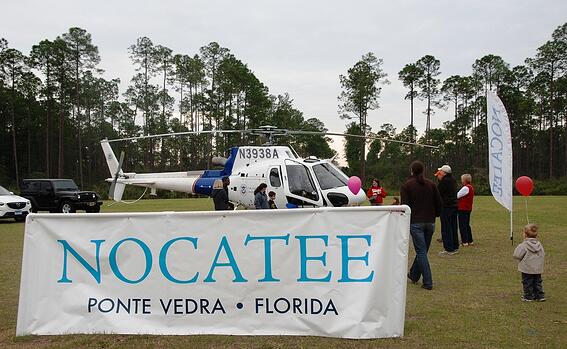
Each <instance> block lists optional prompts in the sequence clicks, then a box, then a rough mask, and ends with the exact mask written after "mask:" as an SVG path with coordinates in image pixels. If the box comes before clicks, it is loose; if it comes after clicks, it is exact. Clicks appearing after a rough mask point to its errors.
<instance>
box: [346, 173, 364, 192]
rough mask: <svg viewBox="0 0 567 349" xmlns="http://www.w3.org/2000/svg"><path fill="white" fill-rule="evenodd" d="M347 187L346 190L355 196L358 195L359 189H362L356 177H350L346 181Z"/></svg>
mask: <svg viewBox="0 0 567 349" xmlns="http://www.w3.org/2000/svg"><path fill="white" fill-rule="evenodd" d="M347 185H348V189H349V190H350V191H351V192H352V193H353V194H354V195H356V194H358V192H359V191H360V188H361V187H362V182H361V181H360V178H358V177H357V176H352V177H350V178H349V179H348V182H347Z"/></svg>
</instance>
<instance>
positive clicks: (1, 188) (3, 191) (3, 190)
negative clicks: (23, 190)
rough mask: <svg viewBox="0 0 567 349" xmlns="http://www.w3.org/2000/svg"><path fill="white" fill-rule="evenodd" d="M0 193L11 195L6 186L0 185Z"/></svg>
mask: <svg viewBox="0 0 567 349" xmlns="http://www.w3.org/2000/svg"><path fill="white" fill-rule="evenodd" d="M0 195H12V194H10V192H9V191H8V190H6V188H4V187H0Z"/></svg>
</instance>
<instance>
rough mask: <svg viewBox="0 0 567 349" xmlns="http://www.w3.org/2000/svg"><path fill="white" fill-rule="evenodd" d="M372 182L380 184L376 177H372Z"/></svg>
mask: <svg viewBox="0 0 567 349" xmlns="http://www.w3.org/2000/svg"><path fill="white" fill-rule="evenodd" d="M372 182H376V184H378V186H380V181H379V180H378V178H372Z"/></svg>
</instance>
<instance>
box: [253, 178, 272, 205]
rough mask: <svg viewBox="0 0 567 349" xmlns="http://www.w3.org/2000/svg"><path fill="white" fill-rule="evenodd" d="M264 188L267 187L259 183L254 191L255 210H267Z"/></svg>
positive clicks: (266, 197)
mask: <svg viewBox="0 0 567 349" xmlns="http://www.w3.org/2000/svg"><path fill="white" fill-rule="evenodd" d="M266 188H268V185H267V184H266V183H261V184H260V185H259V186H258V188H256V190H254V207H256V209H257V210H264V209H269V208H270V205H269V204H268V196H267V195H266Z"/></svg>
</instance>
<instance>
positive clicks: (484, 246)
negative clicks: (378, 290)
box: [0, 196, 567, 348]
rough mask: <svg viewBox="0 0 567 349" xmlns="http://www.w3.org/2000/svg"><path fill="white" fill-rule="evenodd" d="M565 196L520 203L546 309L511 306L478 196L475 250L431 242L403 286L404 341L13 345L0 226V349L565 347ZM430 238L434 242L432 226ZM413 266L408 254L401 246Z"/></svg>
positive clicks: (251, 339)
mask: <svg viewBox="0 0 567 349" xmlns="http://www.w3.org/2000/svg"><path fill="white" fill-rule="evenodd" d="M515 199H516V200H515V206H516V210H515V212H514V214H515V216H514V217H515V218H514V231H515V237H516V242H515V244H516V243H518V242H519V240H520V239H521V234H520V232H521V229H522V227H523V226H524V225H525V224H526V216H525V211H524V201H523V198H515ZM566 207H567V197H558V196H556V197H551V196H547V197H533V198H530V199H529V210H530V211H529V212H530V221H531V222H535V223H538V224H539V226H540V239H541V241H542V243H543V245H544V247H545V250H546V267H545V270H546V272H545V274H544V275H543V280H544V284H543V285H544V289H545V292H546V296H547V299H548V300H547V302H543V303H523V302H521V301H520V295H521V282H520V274H519V272H517V271H516V263H515V262H514V260H513V259H512V257H511V254H512V251H513V246H512V245H511V243H510V240H509V239H508V234H509V218H508V215H507V214H506V211H505V210H504V209H503V208H501V207H500V206H498V205H497V204H496V203H495V201H494V200H493V199H492V198H490V197H478V198H477V199H476V201H475V209H474V211H473V215H472V227H473V235H474V238H475V246H474V247H468V248H461V253H459V254H458V255H455V256H450V257H440V256H438V255H437V252H438V251H440V250H441V249H442V247H441V244H439V243H437V242H433V245H432V247H431V251H430V254H429V256H430V262H431V265H432V270H433V278H434V284H435V288H434V290H433V291H425V290H423V289H421V288H419V287H418V286H415V285H411V284H409V285H408V289H407V305H406V323H405V336H404V337H403V338H398V339H380V340H358V341H356V340H343V339H332V338H320V337H282V336H146V335H139V336H131V335H128V336H126V335H69V336H27V337H21V338H20V337H18V338H16V337H15V331H16V318H17V308H18V292H19V284H20V268H21V257H22V243H23V230H24V225H23V224H21V223H12V222H8V221H0V347H17V348H43V347H58V348H79V347H80V348H87V347H88V348H124V347H126V348H137V347H186V348H330V347H343V348H369V347H389V348H401V347H404V348H420V347H430V348H433V347H435V348H518V347H527V346H532V347H541V348H544V347H545V348H565V347H567V236H566V231H567V210H566ZM211 208H212V203H211V201H210V200H208V199H187V200H144V201H141V202H139V203H136V204H132V205H124V204H120V205H114V206H111V207H108V203H105V206H104V207H103V210H102V211H103V212H119V211H184V210H207V209H211ZM435 237H439V227H438V226H437V232H436V234H435ZM410 259H413V246H410Z"/></svg>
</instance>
